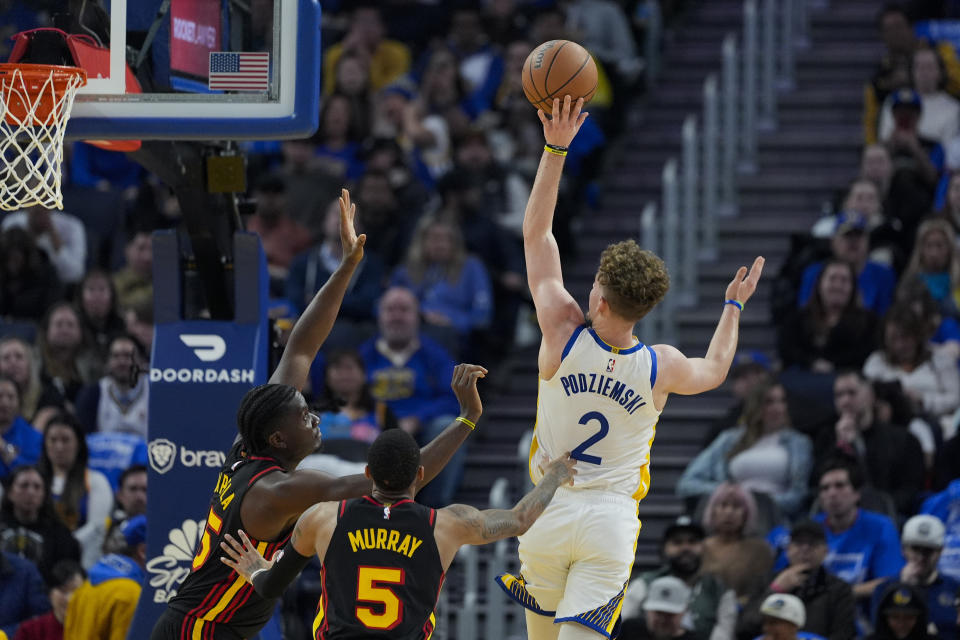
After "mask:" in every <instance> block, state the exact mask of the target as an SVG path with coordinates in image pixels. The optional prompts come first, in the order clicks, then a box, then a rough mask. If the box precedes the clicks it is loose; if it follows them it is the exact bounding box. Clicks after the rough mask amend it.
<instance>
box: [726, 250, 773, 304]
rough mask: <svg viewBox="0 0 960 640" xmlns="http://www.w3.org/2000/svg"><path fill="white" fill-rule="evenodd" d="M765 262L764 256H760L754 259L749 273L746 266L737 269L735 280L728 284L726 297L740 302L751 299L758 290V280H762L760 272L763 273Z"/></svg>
mask: <svg viewBox="0 0 960 640" xmlns="http://www.w3.org/2000/svg"><path fill="white" fill-rule="evenodd" d="M763 263H764V259H763V256H758V257H757V259H756V260H754V261H753V266H751V267H750V272H749V273H747V268H746V267H740V268H739V269H737V275H735V276H734V277H733V281H732V282H731V283H730V284H729V285H727V298H726V299H727V300H739V301H740V302H746V301H747V300H749V299H750V296H752V295H753V292H754V291H756V290H757V282H758V281H759V280H760V274H761V273H763Z"/></svg>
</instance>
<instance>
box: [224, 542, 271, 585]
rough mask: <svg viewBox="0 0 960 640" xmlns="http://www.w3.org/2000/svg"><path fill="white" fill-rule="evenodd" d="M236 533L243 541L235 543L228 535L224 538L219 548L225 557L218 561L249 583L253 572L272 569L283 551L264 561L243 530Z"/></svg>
mask: <svg viewBox="0 0 960 640" xmlns="http://www.w3.org/2000/svg"><path fill="white" fill-rule="evenodd" d="M238 533H239V534H240V539H241V540H242V541H243V542H242V544H241V543H240V542H237V540H236V538H234V537H233V536H231V535H230V534H229V533H228V534H227V535H225V536H224V540H225V542H221V543H220V548H221V549H223V552H224V553H226V554H227V555H226V556H223V557H221V558H220V561H221V562H223V564H225V565H227V566H228V567H230V568H231V569H233V570H234V571H236V572H237V573H238V574H240V575H241V576H243V579H244V580H246V581H247V582H250V581H251V576H252V575H253V573H254V572H255V571H258V570H260V569H269V568H270V567H272V566H273V563H274V562H276V561H277V560H279V559H280V556H281V555H282V554H283V551H278V552H277V553H275V554H274V555H273V558H271V559H270V560H265V559H264V557H263V556H261V555H260V552H259V551H257V546H256V545H255V544H253V543H252V542H250V538H248V537H247V534H246V533H244V532H243V529H240V530H239V531H238Z"/></svg>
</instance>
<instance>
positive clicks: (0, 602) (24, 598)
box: [0, 551, 50, 638]
mask: <svg viewBox="0 0 960 640" xmlns="http://www.w3.org/2000/svg"><path fill="white" fill-rule="evenodd" d="M47 611H50V600H49V599H48V598H47V589H46V587H45V586H44V584H43V578H42V577H41V576H40V572H39V571H38V570H37V567H36V565H35V564H33V563H32V562H30V561H29V560H25V559H23V558H21V557H19V556H17V555H14V554H12V553H8V552H6V551H0V631H2V632H4V633H6V634H7V635H8V636H9V637H11V638H12V637H13V635H14V632H16V630H17V627H18V626H19V625H20V623H21V622H23V621H24V620H29V619H30V618H32V617H34V616H38V615H40V614H42V613H46V612H47Z"/></svg>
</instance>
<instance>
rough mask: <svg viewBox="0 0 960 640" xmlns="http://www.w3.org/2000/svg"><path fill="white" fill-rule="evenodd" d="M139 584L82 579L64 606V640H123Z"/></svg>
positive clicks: (121, 580)
mask: <svg viewBox="0 0 960 640" xmlns="http://www.w3.org/2000/svg"><path fill="white" fill-rule="evenodd" d="M140 588H141V587H140V583H138V582H137V581H136V580H131V579H130V578H113V579H111V580H106V581H104V582H101V583H100V584H98V585H97V586H93V585H92V584H90V581H89V580H85V581H84V582H83V584H82V585H80V588H79V589H77V590H76V591H74V592H73V596H72V597H71V598H70V604H69V605H68V606H67V617H66V620H64V625H63V638H64V640H125V639H126V637H127V631H128V630H129V628H130V623H131V622H133V613H134V612H135V611H136V609H137V600H139V599H140ZM0 640H2V639H0Z"/></svg>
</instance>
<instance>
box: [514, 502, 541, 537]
mask: <svg viewBox="0 0 960 640" xmlns="http://www.w3.org/2000/svg"><path fill="white" fill-rule="evenodd" d="M513 511H514V516H515V518H516V523H515V526H514V533H513V534H512V535H515V536H520V535H523V534H525V533H526V532H527V530H528V529H529V528H530V527H532V526H533V523H534V522H536V521H537V516H538V515H539V513H537V512H534V510H533V509H523V508H520V509H517V508H514V510H513Z"/></svg>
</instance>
